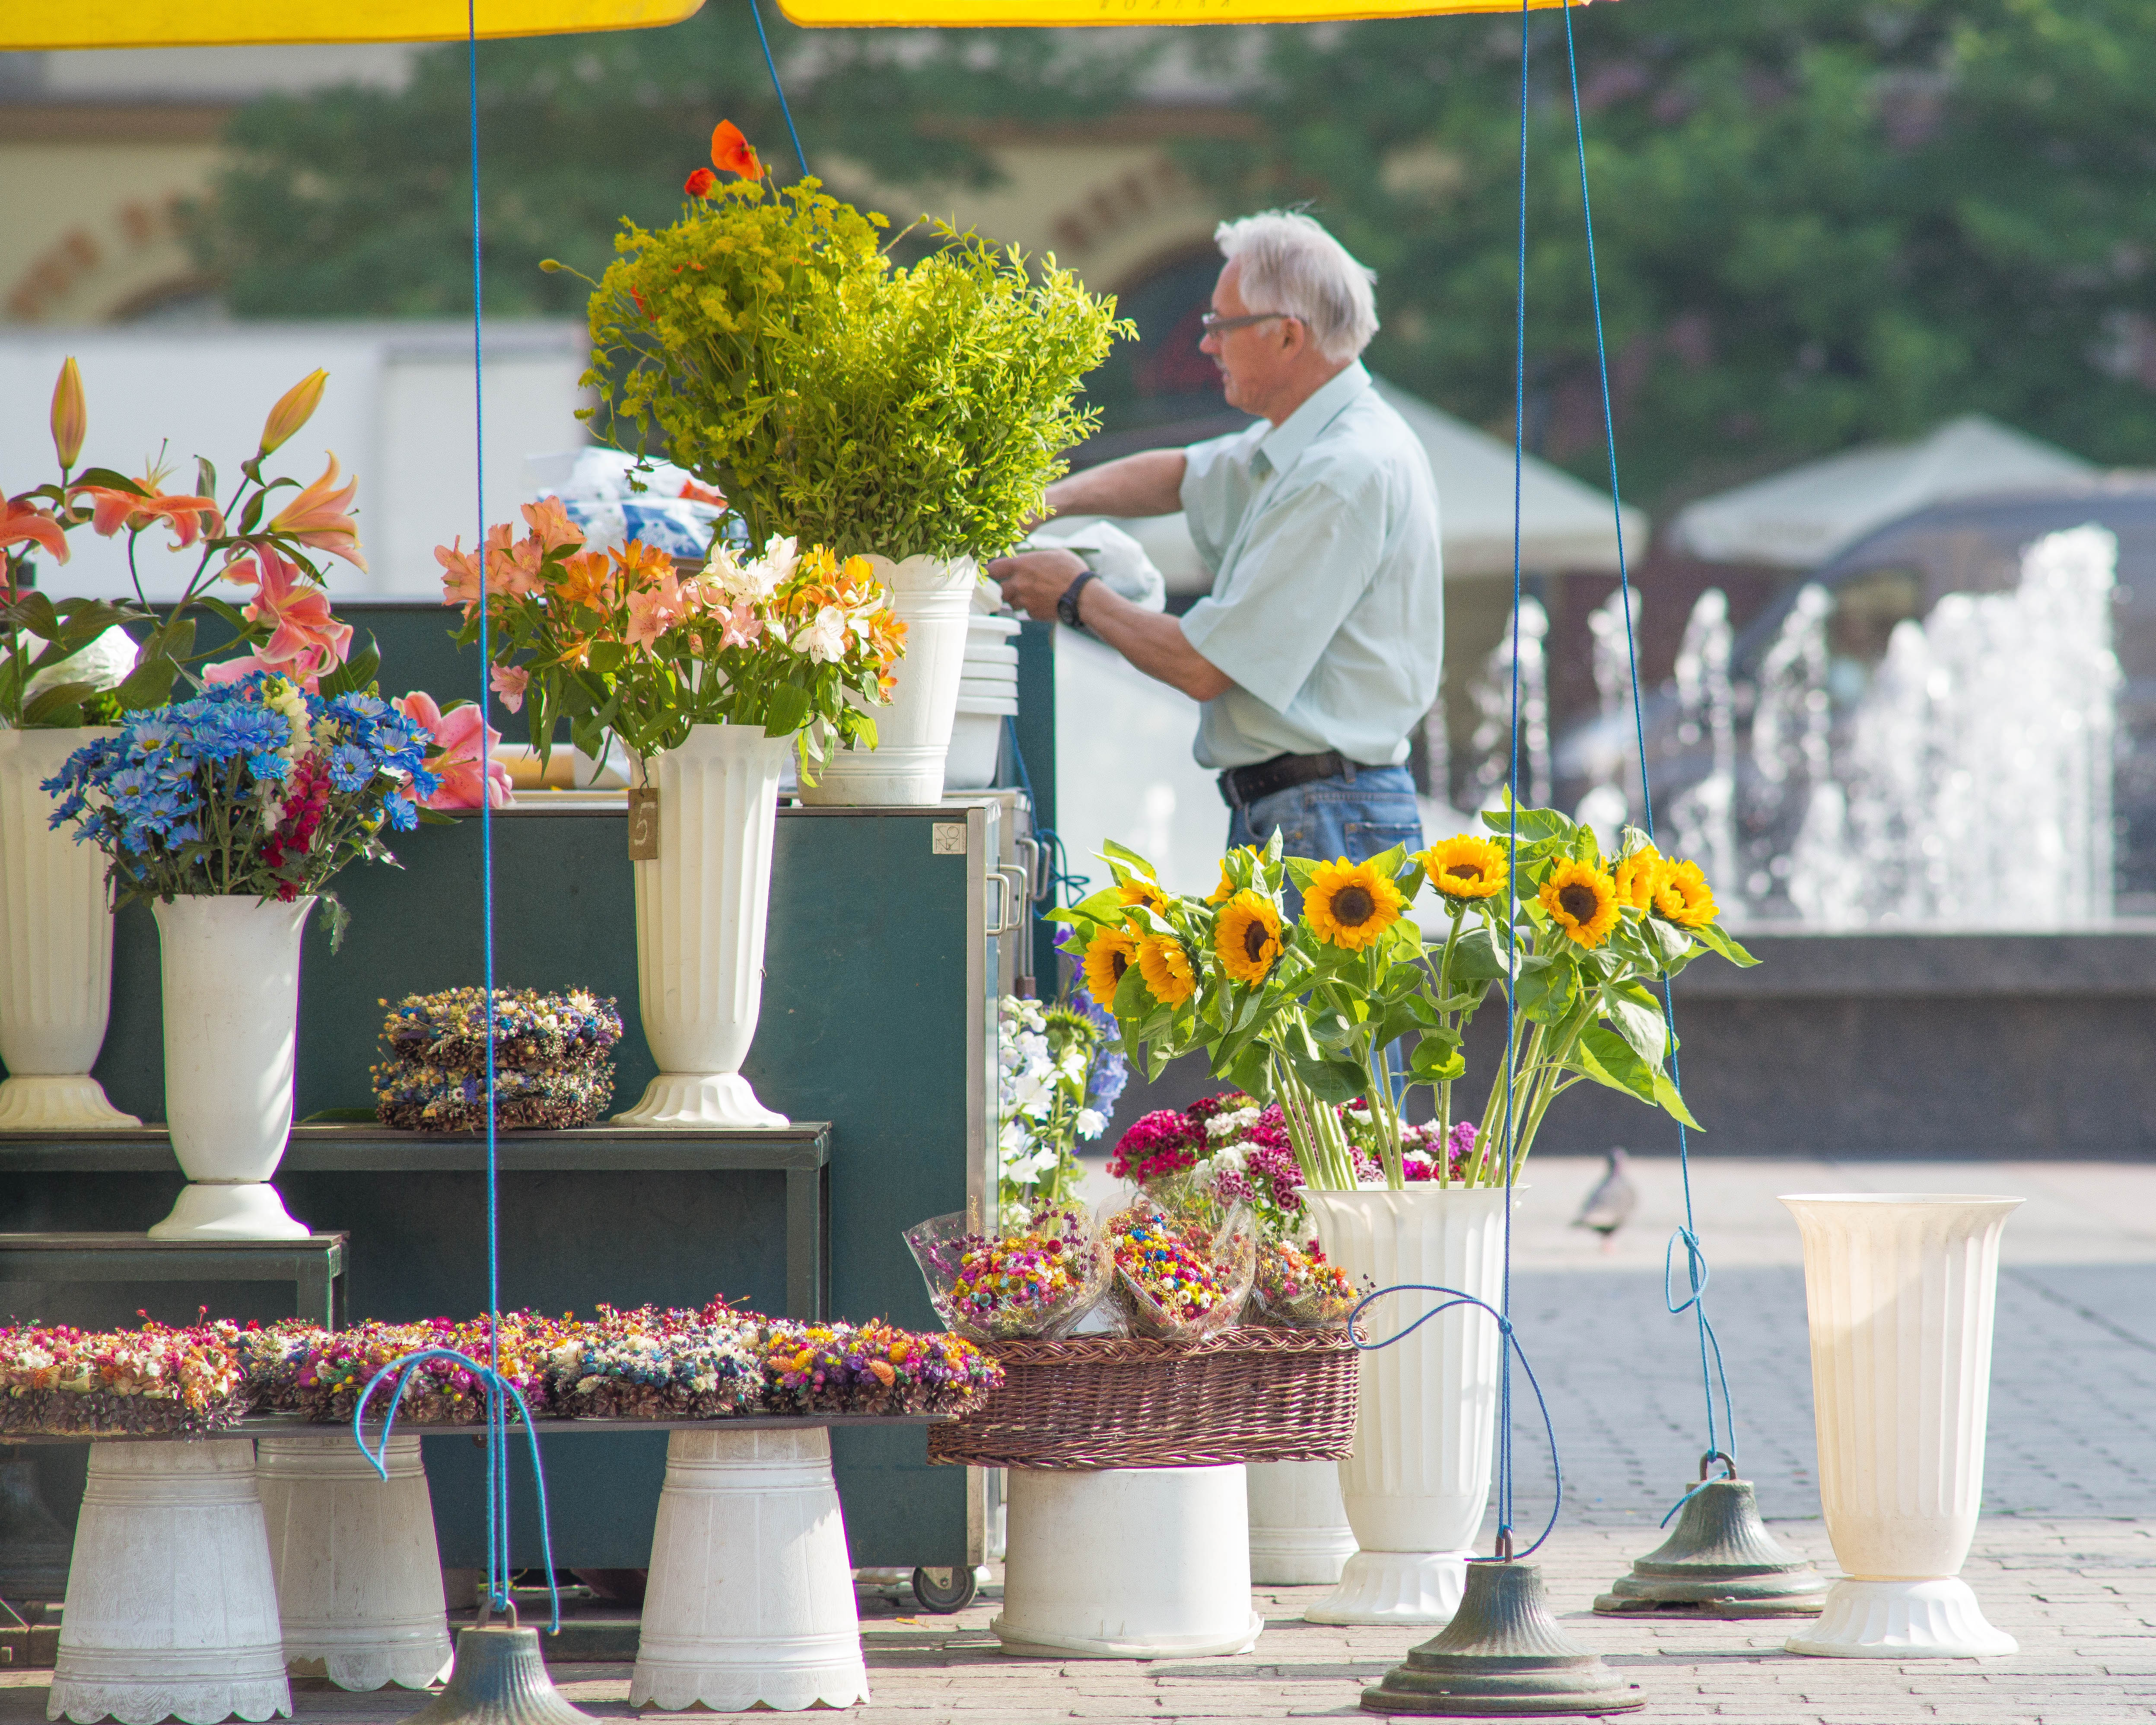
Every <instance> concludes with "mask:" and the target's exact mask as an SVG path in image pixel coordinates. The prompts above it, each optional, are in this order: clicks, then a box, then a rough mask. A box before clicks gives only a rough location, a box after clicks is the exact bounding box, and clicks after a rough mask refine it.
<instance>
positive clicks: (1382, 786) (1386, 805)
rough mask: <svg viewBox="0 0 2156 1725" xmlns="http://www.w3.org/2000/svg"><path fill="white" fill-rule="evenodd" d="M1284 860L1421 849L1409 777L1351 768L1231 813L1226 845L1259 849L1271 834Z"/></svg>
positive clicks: (1403, 772)
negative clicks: (1399, 847) (1277, 838)
mask: <svg viewBox="0 0 2156 1725" xmlns="http://www.w3.org/2000/svg"><path fill="white" fill-rule="evenodd" d="M1276 830H1277V831H1278V832H1279V834H1280V835H1281V850H1282V851H1283V852H1284V853H1285V854H1286V855H1289V856H1307V857H1313V858H1315V859H1316V860H1318V861H1319V862H1333V861H1337V860H1338V859H1339V858H1341V857H1343V856H1344V857H1346V858H1347V860H1348V861H1350V862H1367V861H1368V860H1369V859H1370V858H1372V857H1373V856H1375V855H1377V854H1378V852H1379V851H1381V850H1390V849H1391V848H1392V847H1393V846H1394V845H1406V846H1407V847H1408V849H1409V850H1421V849H1422V813H1421V811H1420V810H1419V809H1418V808H1417V807H1416V806H1415V795H1414V777H1413V775H1412V774H1410V773H1409V771H1408V769H1407V768H1404V767H1353V766H1351V767H1350V768H1348V769H1347V772H1345V773H1342V774H1341V775H1340V776H1339V777H1338V778H1315V779H1312V781H1311V782H1310V783H1308V784H1299V785H1296V786H1294V787H1293V788H1291V789H1288V790H1285V791H1276V792H1274V793H1273V794H1272V795H1271V796H1270V797H1260V798H1258V800H1257V801H1256V802H1255V803H1245V804H1244V805H1243V807H1241V808H1240V809H1236V810H1235V813H1234V814H1233V815H1232V816H1231V817H1230V819H1229V822H1228V844H1229V847H1230V848H1231V849H1232V848H1233V847H1234V846H1235V845H1257V846H1259V847H1260V848H1261V849H1262V848H1263V847H1264V845H1265V843H1266V841H1267V840H1268V839H1270V838H1271V837H1272V835H1273V834H1274V832H1275V831H1276Z"/></svg>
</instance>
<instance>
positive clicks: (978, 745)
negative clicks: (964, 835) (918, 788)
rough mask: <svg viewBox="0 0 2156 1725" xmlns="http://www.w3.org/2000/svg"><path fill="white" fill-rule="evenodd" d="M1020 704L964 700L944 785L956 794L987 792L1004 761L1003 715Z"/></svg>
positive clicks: (954, 726)
mask: <svg viewBox="0 0 2156 1725" xmlns="http://www.w3.org/2000/svg"><path fill="white" fill-rule="evenodd" d="M1016 711H1018V707H1017V704H1016V703H1015V702H1013V703H1012V704H1010V705H1009V706H997V705H996V704H995V703H993V702H989V701H961V704H960V708H959V712H958V716H957V718H956V719H954V720H952V724H951V750H950V752H949V753H948V754H947V756H945V757H944V765H943V783H944V785H945V787H946V788H947V789H950V790H954V791H984V790H986V789H987V788H988V787H989V786H990V785H992V784H993V783H995V782H996V766H997V763H998V762H999V761H1001V760H1002V758H1003V742H1004V713H1006V712H1016Z"/></svg>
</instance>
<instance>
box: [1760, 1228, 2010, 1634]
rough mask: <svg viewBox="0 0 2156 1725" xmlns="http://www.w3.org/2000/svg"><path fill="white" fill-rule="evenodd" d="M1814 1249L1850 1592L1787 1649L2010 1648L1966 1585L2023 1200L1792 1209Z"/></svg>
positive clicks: (1827, 1411) (1820, 1419)
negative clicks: (1964, 1569)
mask: <svg viewBox="0 0 2156 1725" xmlns="http://www.w3.org/2000/svg"><path fill="white" fill-rule="evenodd" d="M1782 1202H1783V1203H1784V1204H1787V1205H1788V1206H1789V1209H1790V1210H1791V1211H1792V1212H1793V1213H1794V1214H1795V1216H1796V1219H1797V1226H1798V1229H1799V1231H1800V1232H1801V1233H1802V1235H1803V1236H1804V1300H1805V1305H1806V1307H1807V1310H1808V1312H1809V1317H1810V1322H1811V1339H1812V1399H1813V1404H1814V1414H1815V1420H1816V1421H1817V1424H1818V1428H1819V1481H1820V1505H1821V1507H1823V1508H1824V1509H1825V1512H1826V1527H1827V1537H1828V1538H1829V1539H1830V1540H1831V1541H1832V1542H1833V1544H1834V1554H1835V1558H1836V1559H1837V1560H1838V1561H1839V1562H1840V1564H1841V1567H1842V1568H1844V1569H1845V1570H1846V1571H1847V1572H1848V1574H1849V1579H1847V1580H1845V1581H1838V1582H1836V1583H1835V1585H1834V1588H1833V1589H1832V1591H1831V1592H1830V1593H1829V1594H1827V1599H1826V1605H1825V1609H1824V1610H1822V1611H1821V1612H1820V1615H1819V1618H1818V1620H1816V1621H1815V1622H1814V1623H1811V1624H1809V1625H1806V1626H1805V1627H1804V1629H1802V1630H1799V1632H1798V1633H1797V1634H1795V1635H1792V1636H1790V1637H1789V1640H1788V1641H1787V1642H1786V1643H1785V1644H1784V1645H1786V1646H1787V1647H1788V1649H1789V1651H1790V1652H1792V1653H1810V1654H1820V1655H1826V1656H1835V1657H1840V1658H1853V1659H1921V1658H1926V1657H1946V1658H1955V1657H1958V1658H1984V1657H1987V1656H1998V1655H2002V1654H2008V1653H2012V1652H2014V1651H2015V1640H2014V1638H2013V1637H2012V1636H2011V1635H2004V1634H2001V1633H2000V1632H1999V1630H1995V1629H1994V1628H1992V1626H1991V1625H1989V1624H1988V1623H1986V1622H1985V1621H1984V1613H1983V1611H1982V1610H1981V1609H1979V1607H1978V1605H1977V1602H1976V1595H1975V1594H1974V1593H1972V1592H1971V1591H1970V1590H1969V1584H1967V1583H1966V1582H1964V1581H1963V1580H1961V1579H1960V1570H1961V1566H1962V1562H1963V1559H1964V1558H1967V1557H1968V1555H1969V1541H1970V1539H1971V1538H1974V1535H1975V1532H1976V1517H1977V1509H1978V1503H1979V1499H1980V1497H1982V1494H1983V1489H1984V1417H1985V1414H1986V1411H1987V1409H1988V1407H1989V1401H1990V1394H1991V1325H1992V1307H1993V1300H1994V1295H1995V1294H1996V1292H1997V1290H1998V1283H1999V1235H2000V1233H2001V1232H2002V1231H2003V1230H2005V1225H2006V1218H2007V1216H2008V1215H2009V1214H2010V1213H2011V1212H2012V1211H2013V1210H2014V1209H2015V1207H2016V1206H2018V1205H2019V1204H2020V1202H2021V1200H2020V1199H2018V1198H1990V1197H1975V1196H1964V1195H1961V1194H1952V1195H1946V1194H1942V1195H1931V1194H1899V1193H1897V1194H1869V1193H1862V1194H1859V1193H1847V1194H1841V1193H1837V1194H1821V1195H1806V1196H1803V1197H1794V1198H1784V1199H1783V1200H1782Z"/></svg>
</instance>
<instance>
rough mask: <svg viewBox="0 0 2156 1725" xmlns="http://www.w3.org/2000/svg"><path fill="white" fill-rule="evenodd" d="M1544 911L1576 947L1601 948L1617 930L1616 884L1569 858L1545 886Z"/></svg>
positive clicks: (1554, 870) (1546, 881) (1544, 883)
mask: <svg viewBox="0 0 2156 1725" xmlns="http://www.w3.org/2000/svg"><path fill="white" fill-rule="evenodd" d="M1541 897H1542V905H1543V909H1544V910H1545V911H1548V912H1549V914H1550V920H1551V921H1552V922H1555V923H1556V924H1557V926H1558V927H1559V928H1562V929H1563V931H1564V932H1565V936H1566V938H1568V940H1570V941H1571V942H1573V944H1574V945H1575V946H1582V947H1599V946H1600V945H1601V944H1602V943H1603V942H1604V941H1606V940H1608V939H1609V931H1610V930H1611V929H1613V928H1614V927H1616V926H1617V883H1616V882H1615V881H1614V880H1611V879H1610V878H1609V876H1608V875H1605V874H1604V873H1603V872H1602V870H1599V869H1592V868H1589V866H1588V865H1586V864H1585V863H1584V862H1574V861H1573V860H1572V859H1571V858H1569V857H1568V858H1566V859H1565V860H1563V862H1561V863H1559V864H1558V865H1557V866H1556V867H1555V868H1553V869H1552V870H1550V873H1549V879H1548V880H1545V881H1543V890H1542V894H1541Z"/></svg>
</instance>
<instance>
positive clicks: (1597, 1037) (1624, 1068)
mask: <svg viewBox="0 0 2156 1725" xmlns="http://www.w3.org/2000/svg"><path fill="white" fill-rule="evenodd" d="M1571 1065H1572V1066H1573V1070H1576V1071H1578V1073H1579V1074H1580V1075H1581V1076H1583V1077H1587V1078H1591V1079H1593V1080H1594V1081H1595V1082H1596V1083H1597V1084H1599V1085H1602V1086H1606V1087H1607V1088H1609V1089H1610V1090H1614V1091H1623V1092H1624V1093H1625V1095H1626V1096H1631V1097H1633V1098H1634V1099H1635V1100H1636V1101H1642V1102H1645V1104H1646V1105H1647V1106H1649V1107H1650V1108H1651V1107H1653V1106H1655V1102H1656V1101H1659V1100H1660V1098H1659V1097H1658V1096H1656V1095H1655V1079H1656V1077H1658V1076H1660V1074H1659V1073H1658V1072H1657V1071H1656V1070H1655V1068H1654V1067H1653V1066H1651V1065H1649V1064H1648V1063H1647V1062H1646V1061H1645V1060H1641V1059H1640V1056H1639V1055H1638V1054H1637V1053H1636V1052H1635V1050H1634V1049H1633V1048H1632V1045H1630V1043H1628V1042H1626V1041H1625V1039H1624V1038H1623V1037H1621V1036H1620V1035H1619V1034H1617V1033H1616V1032H1615V1031H1614V1030H1611V1029H1606V1028H1604V1026H1603V1025H1600V1024H1589V1026H1588V1027H1587V1029H1585V1030H1584V1031H1582V1032H1581V1033H1580V1038H1579V1040H1578V1043H1577V1044H1575V1045H1573V1055H1572V1061H1571Z"/></svg>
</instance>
